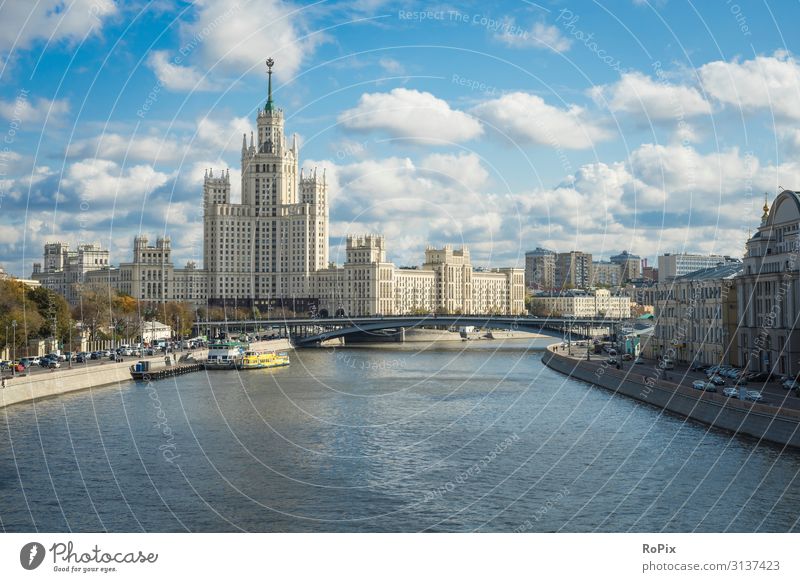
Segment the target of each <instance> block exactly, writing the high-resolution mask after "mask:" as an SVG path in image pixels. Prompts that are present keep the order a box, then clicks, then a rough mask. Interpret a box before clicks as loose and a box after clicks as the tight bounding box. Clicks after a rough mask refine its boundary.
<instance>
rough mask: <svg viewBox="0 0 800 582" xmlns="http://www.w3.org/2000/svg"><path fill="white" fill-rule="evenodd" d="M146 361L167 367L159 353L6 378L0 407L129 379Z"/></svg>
mask: <svg viewBox="0 0 800 582" xmlns="http://www.w3.org/2000/svg"><path fill="white" fill-rule="evenodd" d="M250 347H251V349H254V350H259V351H285V350H288V349H291V347H292V345H291V343H290V342H289V340H287V339H277V340H265V341H258V342H253V343H252V344H250ZM170 355H172V354H170ZM175 355H176V356H177V359H178V361H179V362H182V361H185V358H186V357H187V356H189V355H190V356H191V357H192V358H193V359H194V361H197V362H201V361H203V360H205V359H206V357H207V356H208V350H205V349H202V350H195V351H193V352H176V354H175ZM144 360H146V361H149V362H150V369H151V370H153V371H154V372H155V371H157V370H159V369H161V368H163V367H165V362H164V355H159V356H152V357H149V358H126V359H125V361H124V362H113V361H110V360H103V361H101V362H96V361H91V360H90V361H89V362H86V363H84V364H78V363H75V364H73V366H72V368H63V367H62V368H58V369H55V370H52V371H42V372H39V373H36V374H28V375H25V376H17V377H14V378H6V379H5V388H2V389H0V408H5V407H6V406H11V405H12V404H19V403H22V402H30V401H31V400H40V399H43V398H52V397H54V396H59V395H61V394H68V393H70V392H77V391H80V390H88V389H90V388H100V387H102V386H109V385H111V384H117V383H120V382H129V381H130V380H131V372H130V366H131V364H134V363H136V362H140V361H144Z"/></svg>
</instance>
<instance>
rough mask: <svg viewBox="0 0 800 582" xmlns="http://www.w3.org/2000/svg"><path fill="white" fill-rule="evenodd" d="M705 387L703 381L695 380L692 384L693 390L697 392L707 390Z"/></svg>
mask: <svg viewBox="0 0 800 582" xmlns="http://www.w3.org/2000/svg"><path fill="white" fill-rule="evenodd" d="M705 387H706V383H705V382H703V381H702V380H695V381H694V382H692V388H694V389H695V390H705Z"/></svg>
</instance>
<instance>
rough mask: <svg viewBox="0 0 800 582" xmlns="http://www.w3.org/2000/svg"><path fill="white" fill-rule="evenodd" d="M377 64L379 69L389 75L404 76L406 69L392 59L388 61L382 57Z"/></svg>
mask: <svg viewBox="0 0 800 582" xmlns="http://www.w3.org/2000/svg"><path fill="white" fill-rule="evenodd" d="M378 64H379V65H380V66H381V68H382V69H383V70H384V71H386V72H387V73H389V74H390V75H405V74H406V68H405V67H404V66H403V64H402V63H400V62H399V61H396V60H394V59H390V58H388V57H383V58H382V59H380V60H379V61H378Z"/></svg>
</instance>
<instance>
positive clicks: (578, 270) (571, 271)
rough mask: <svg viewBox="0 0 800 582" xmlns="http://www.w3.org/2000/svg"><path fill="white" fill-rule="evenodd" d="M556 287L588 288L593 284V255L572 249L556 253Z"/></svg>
mask: <svg viewBox="0 0 800 582" xmlns="http://www.w3.org/2000/svg"><path fill="white" fill-rule="evenodd" d="M555 279H556V284H555V286H556V288H557V289H588V288H589V287H591V286H592V255H591V254H590V253H584V252H581V251H570V252H568V253H558V254H557V255H556V277H555Z"/></svg>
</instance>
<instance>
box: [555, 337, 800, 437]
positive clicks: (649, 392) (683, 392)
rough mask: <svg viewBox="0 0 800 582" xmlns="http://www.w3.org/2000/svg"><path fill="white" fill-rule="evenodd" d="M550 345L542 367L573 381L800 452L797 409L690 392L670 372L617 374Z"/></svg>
mask: <svg viewBox="0 0 800 582" xmlns="http://www.w3.org/2000/svg"><path fill="white" fill-rule="evenodd" d="M557 349H558V344H553V345H551V346H548V348H547V350H546V351H545V353H544V354H543V356H542V362H543V363H544V364H545V365H546V366H548V367H549V368H552V369H553V370H556V371H557V372H561V373H562V374H565V375H567V376H569V377H571V378H573V379H577V380H583V381H584V382H589V383H590V384H594V385H595V386H599V387H601V388H605V389H607V390H611V391H612V392H616V393H618V394H622V395H623V396H627V397H629V398H633V399H635V400H638V401H640V402H644V403H647V404H651V405H653V406H656V407H658V408H662V409H664V410H667V411H669V412H672V413H674V414H677V415H680V416H682V417H685V418H690V419H692V420H696V421H698V422H701V423H703V424H705V425H708V426H711V427H714V428H719V429H723V430H725V431H728V432H732V433H735V434H741V435H747V436H750V437H754V438H757V439H763V440H765V441H769V442H771V443H775V444H778V445H786V446H790V447H797V448H800V410H798V409H796V408H788V407H785V406H772V405H767V404H759V403H755V402H750V401H744V400H739V399H738V398H728V397H726V396H724V395H723V394H722V393H719V392H718V393H712V392H703V391H699V390H695V389H693V388H692V387H691V379H690V378H686V377H685V376H681V375H678V374H676V373H674V372H673V371H670V379H669V380H667V379H665V378H664V374H663V370H660V369H658V368H656V367H654V366H632V365H630V364H628V365H627V366H626V367H625V368H624V369H621V370H617V369H616V367H615V366H610V365H608V364H606V363H605V358H599V357H597V356H595V359H594V360H590V361H586V359H585V354H581V355H575V356H570V355H568V354H565V353H561V352H558V351H556V350H557Z"/></svg>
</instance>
